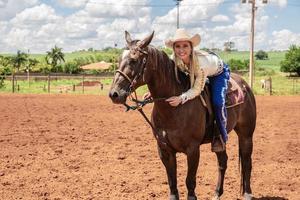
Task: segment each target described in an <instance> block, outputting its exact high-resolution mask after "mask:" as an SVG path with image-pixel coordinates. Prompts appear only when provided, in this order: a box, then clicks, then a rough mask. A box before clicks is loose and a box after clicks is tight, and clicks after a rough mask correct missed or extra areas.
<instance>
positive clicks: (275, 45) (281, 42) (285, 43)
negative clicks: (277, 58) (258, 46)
mask: <svg viewBox="0 0 300 200" xmlns="http://www.w3.org/2000/svg"><path fill="white" fill-rule="evenodd" d="M272 36H273V38H272V39H269V45H270V47H271V48H272V49H278V50H286V49H288V48H289V46H291V45H292V44H295V45H300V34H299V33H293V32H291V31H290V30H287V29H283V30H280V31H273V32H272Z"/></svg>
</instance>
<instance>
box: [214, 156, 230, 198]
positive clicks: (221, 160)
mask: <svg viewBox="0 0 300 200" xmlns="http://www.w3.org/2000/svg"><path fill="white" fill-rule="evenodd" d="M216 155H217V158H218V167H219V177H218V183H217V187H216V191H215V196H214V198H213V200H218V199H220V196H221V195H222V194H223V192H224V190H223V185H224V177H225V172H226V169H227V160H228V156H227V153H226V150H225V151H222V152H216Z"/></svg>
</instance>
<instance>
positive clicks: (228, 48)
mask: <svg viewBox="0 0 300 200" xmlns="http://www.w3.org/2000/svg"><path fill="white" fill-rule="evenodd" d="M234 46H235V44H234V42H231V41H230V42H225V43H224V51H232V50H233V48H234Z"/></svg>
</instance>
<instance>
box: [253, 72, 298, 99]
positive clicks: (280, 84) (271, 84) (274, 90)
mask: <svg viewBox="0 0 300 200" xmlns="http://www.w3.org/2000/svg"><path fill="white" fill-rule="evenodd" d="M256 84H260V85H259V87H255V88H254V89H255V92H256V93H257V94H269V95H286V94H289V95H298V94H300V78H299V77H282V76H275V77H268V78H265V79H261V80H260V82H257V81H256ZM256 86H258V85H256Z"/></svg>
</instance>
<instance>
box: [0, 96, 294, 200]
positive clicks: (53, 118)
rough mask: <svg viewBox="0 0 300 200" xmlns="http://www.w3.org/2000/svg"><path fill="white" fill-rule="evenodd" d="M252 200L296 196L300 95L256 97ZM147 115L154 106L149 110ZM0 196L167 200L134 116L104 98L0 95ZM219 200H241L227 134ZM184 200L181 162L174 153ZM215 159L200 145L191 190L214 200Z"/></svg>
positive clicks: (144, 128)
mask: <svg viewBox="0 0 300 200" xmlns="http://www.w3.org/2000/svg"><path fill="white" fill-rule="evenodd" d="M256 100H257V107H258V109H257V110H258V119H257V128H256V131H255V136H254V152H253V156H252V159H253V170H252V179H251V180H252V190H253V194H254V197H255V198H254V199H260V200H268V199H270V200H283V199H290V200H297V199H300V189H299V188H300V155H299V152H300V122H299V119H300V97H299V96H284V97H278V96H271V97H269V96H264V97H263V96H257V97H256ZM145 110H146V113H147V114H148V115H150V112H151V105H148V106H146V108H145ZM0 113H1V115H0V150H1V155H0V199H1V200H12V199H25V200H28V199H29V200H30V199H51V200H69V199H101V200H102V199H103V200H123V199H128V200H136V199H138V200H141V199H149V200H152V199H164V200H165V199H168V193H169V189H168V184H167V177H166V173H165V169H164V167H163V164H162V163H161V161H160V159H159V157H158V153H157V148H156V141H155V139H154V137H153V136H152V133H151V132H150V127H149V125H148V124H147V123H146V122H145V121H144V119H143V118H142V116H141V115H140V114H139V113H138V112H134V111H130V112H128V113H125V112H124V108H123V107H122V106H120V105H114V104H112V103H111V101H110V100H109V99H108V97H105V96H96V95H94V96H92V95H91V96H88V95H62V94H60V95H18V94H16V95H11V94H0ZM227 149H228V156H229V159H228V169H227V174H226V177H225V186H224V190H225V192H224V195H223V196H222V199H224V200H234V199H241V196H240V193H239V188H240V185H239V184H240V175H239V169H238V146H237V137H236V135H235V133H234V132H232V133H231V134H230V136H229V143H228V145H227ZM177 174H178V188H179V192H180V197H181V199H186V194H187V191H186V187H185V175H186V157H185V155H183V154H178V172H177ZM216 181H217V162H216V157H215V155H214V153H212V152H210V145H203V146H201V158H200V166H199V168H198V173H197V188H196V192H197V195H198V198H199V199H211V198H212V197H213V193H214V188H215V184H216Z"/></svg>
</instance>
